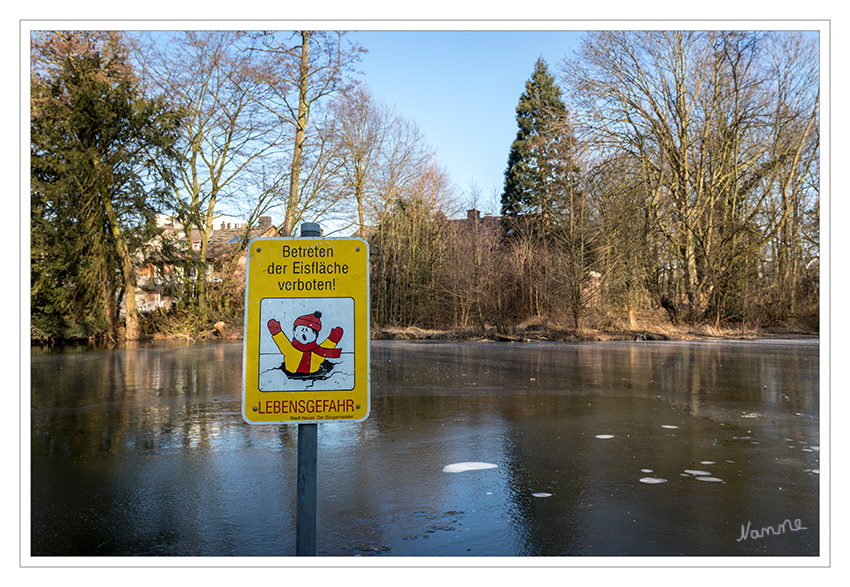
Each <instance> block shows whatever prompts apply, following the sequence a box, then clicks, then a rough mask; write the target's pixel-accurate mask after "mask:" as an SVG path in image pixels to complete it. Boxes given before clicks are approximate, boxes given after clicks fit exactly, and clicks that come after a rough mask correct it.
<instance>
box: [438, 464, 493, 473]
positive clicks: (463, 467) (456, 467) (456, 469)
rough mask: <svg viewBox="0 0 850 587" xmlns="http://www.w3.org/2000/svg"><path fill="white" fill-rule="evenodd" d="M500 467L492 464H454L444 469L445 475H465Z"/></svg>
mask: <svg viewBox="0 0 850 587" xmlns="http://www.w3.org/2000/svg"><path fill="white" fill-rule="evenodd" d="M496 467H498V465H494V464H492V463H452V464H451V465H446V466H445V467H443V473H463V472H464V471H478V470H480V469H495V468H496Z"/></svg>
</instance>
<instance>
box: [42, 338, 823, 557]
mask: <svg viewBox="0 0 850 587" xmlns="http://www.w3.org/2000/svg"><path fill="white" fill-rule="evenodd" d="M371 358H372V375H371V377H372V399H371V403H372V408H371V415H370V417H369V418H368V419H367V420H366V421H364V422H362V423H347V422H328V423H322V424H319V434H318V442H319V448H318V529H317V530H318V531H317V535H318V550H319V554H320V555H321V556H367V555H373V556H385V557H386V556H391V557H393V556H575V555H578V556H671V555H688V556H704V555H705V556H718V555H722V556H748V555H774V556H776V555H778V556H815V555H818V554H819V550H820V545H819V531H820V525H819V517H818V515H819V471H820V449H819V446H820V442H819V367H818V360H819V344H818V342H817V341H773V342H767V341H757V342H753V341H748V342H734V341H730V342H709V341H705V342H635V343H613V342H605V343H581V344H568V343H523V344H510V343H507V344H505V343H457V344H455V343H412V342H411V343H406V342H383V341H378V342H373V343H372V350H371ZM241 365H242V345H241V344H239V343H223V344H208V345H195V346H172V347H162V346H138V347H136V348H132V349H122V350H110V351H105V350H79V349H64V350H53V351H45V352H42V351H39V350H37V349H33V356H32V369H31V374H32V409H31V461H32V466H31V472H32V476H31V481H32V492H31V497H32V500H31V521H32V524H31V544H32V555H33V556H42V555H44V556H74V555H77V556H115V555H119V556H138V555H141V556H145V555H160V556H161V555H176V556H245V557H250V556H293V555H294V552H295V470H296V447H297V429H298V428H297V426H295V425H254V426H249V425H248V424H245V423H244V421H243V420H242V418H241V416H240V402H241V376H242V375H241ZM786 520H789V522H787V523H786ZM797 520H799V522H797ZM767 526H770V527H772V528H773V529H774V532H773V533H771V534H765V533H763V532H762V529H763V528H765V527H767ZM258 564H259V561H258Z"/></svg>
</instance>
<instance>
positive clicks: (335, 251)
mask: <svg viewBox="0 0 850 587" xmlns="http://www.w3.org/2000/svg"><path fill="white" fill-rule="evenodd" d="M244 349H245V350H244V356H243V373H244V377H243V386H242V417H243V418H244V419H245V421H246V422H248V423H249V424H276V423H282V422H289V423H299V424H304V423H311V422H328V421H340V420H347V421H353V422H360V421H363V420H365V419H366V418H367V417H368V415H369V247H368V245H367V244H366V242H365V241H363V240H361V239H334V238H328V239H322V238H319V239H309V238H258V239H254V240H252V241H251V243H250V244H249V246H248V258H247V263H246V266H245V342H244Z"/></svg>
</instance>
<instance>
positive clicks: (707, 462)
mask: <svg viewBox="0 0 850 587" xmlns="http://www.w3.org/2000/svg"><path fill="white" fill-rule="evenodd" d="M699 464H700V465H713V464H714V461H700V462H699Z"/></svg>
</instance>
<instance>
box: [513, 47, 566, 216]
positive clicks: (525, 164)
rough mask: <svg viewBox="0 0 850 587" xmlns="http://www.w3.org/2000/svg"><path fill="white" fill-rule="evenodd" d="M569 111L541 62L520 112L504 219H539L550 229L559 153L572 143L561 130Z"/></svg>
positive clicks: (555, 211) (557, 199)
mask: <svg viewBox="0 0 850 587" xmlns="http://www.w3.org/2000/svg"><path fill="white" fill-rule="evenodd" d="M566 111H567V110H566V107H565V106H564V102H563V101H562V100H561V90H560V88H559V87H558V86H557V85H556V84H555V80H554V78H553V77H552V76H551V75H550V74H549V71H548V68H547V66H546V62H545V61H544V60H543V58H542V57H541V58H538V60H537V63H536V64H535V66H534V73H533V74H532V76H531V79H529V80H528V81H527V82H526V84H525V91H524V92H523V93H522V95H521V96H520V99H519V104H518V105H517V108H516V120H517V125H518V126H519V130H518V131H517V135H516V139H514V142H513V143H512V144H511V150H510V154H509V155H508V167H507V169H506V170H505V189H504V192H503V193H502V214H503V215H505V216H514V217H516V216H519V215H535V216H537V217H538V218H539V219H540V220H541V221H542V222H543V224H544V225H548V224H549V223H550V222H551V221H552V217H553V216H555V215H557V214H559V209H560V207H561V202H560V200H561V195H562V194H561V193H560V192H561V191H562V190H561V189H559V188H558V186H563V181H559V178H560V179H562V178H563V176H564V173H562V171H563V170H561V169H560V167H561V166H562V165H561V162H562V161H563V157H561V156H560V154H559V152H560V151H561V150H563V146H564V145H565V144H567V141H568V139H569V137H566V136H564V135H563V132H562V131H563V129H564V127H565V125H564V124H563V121H564V119H565V118H566Z"/></svg>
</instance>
